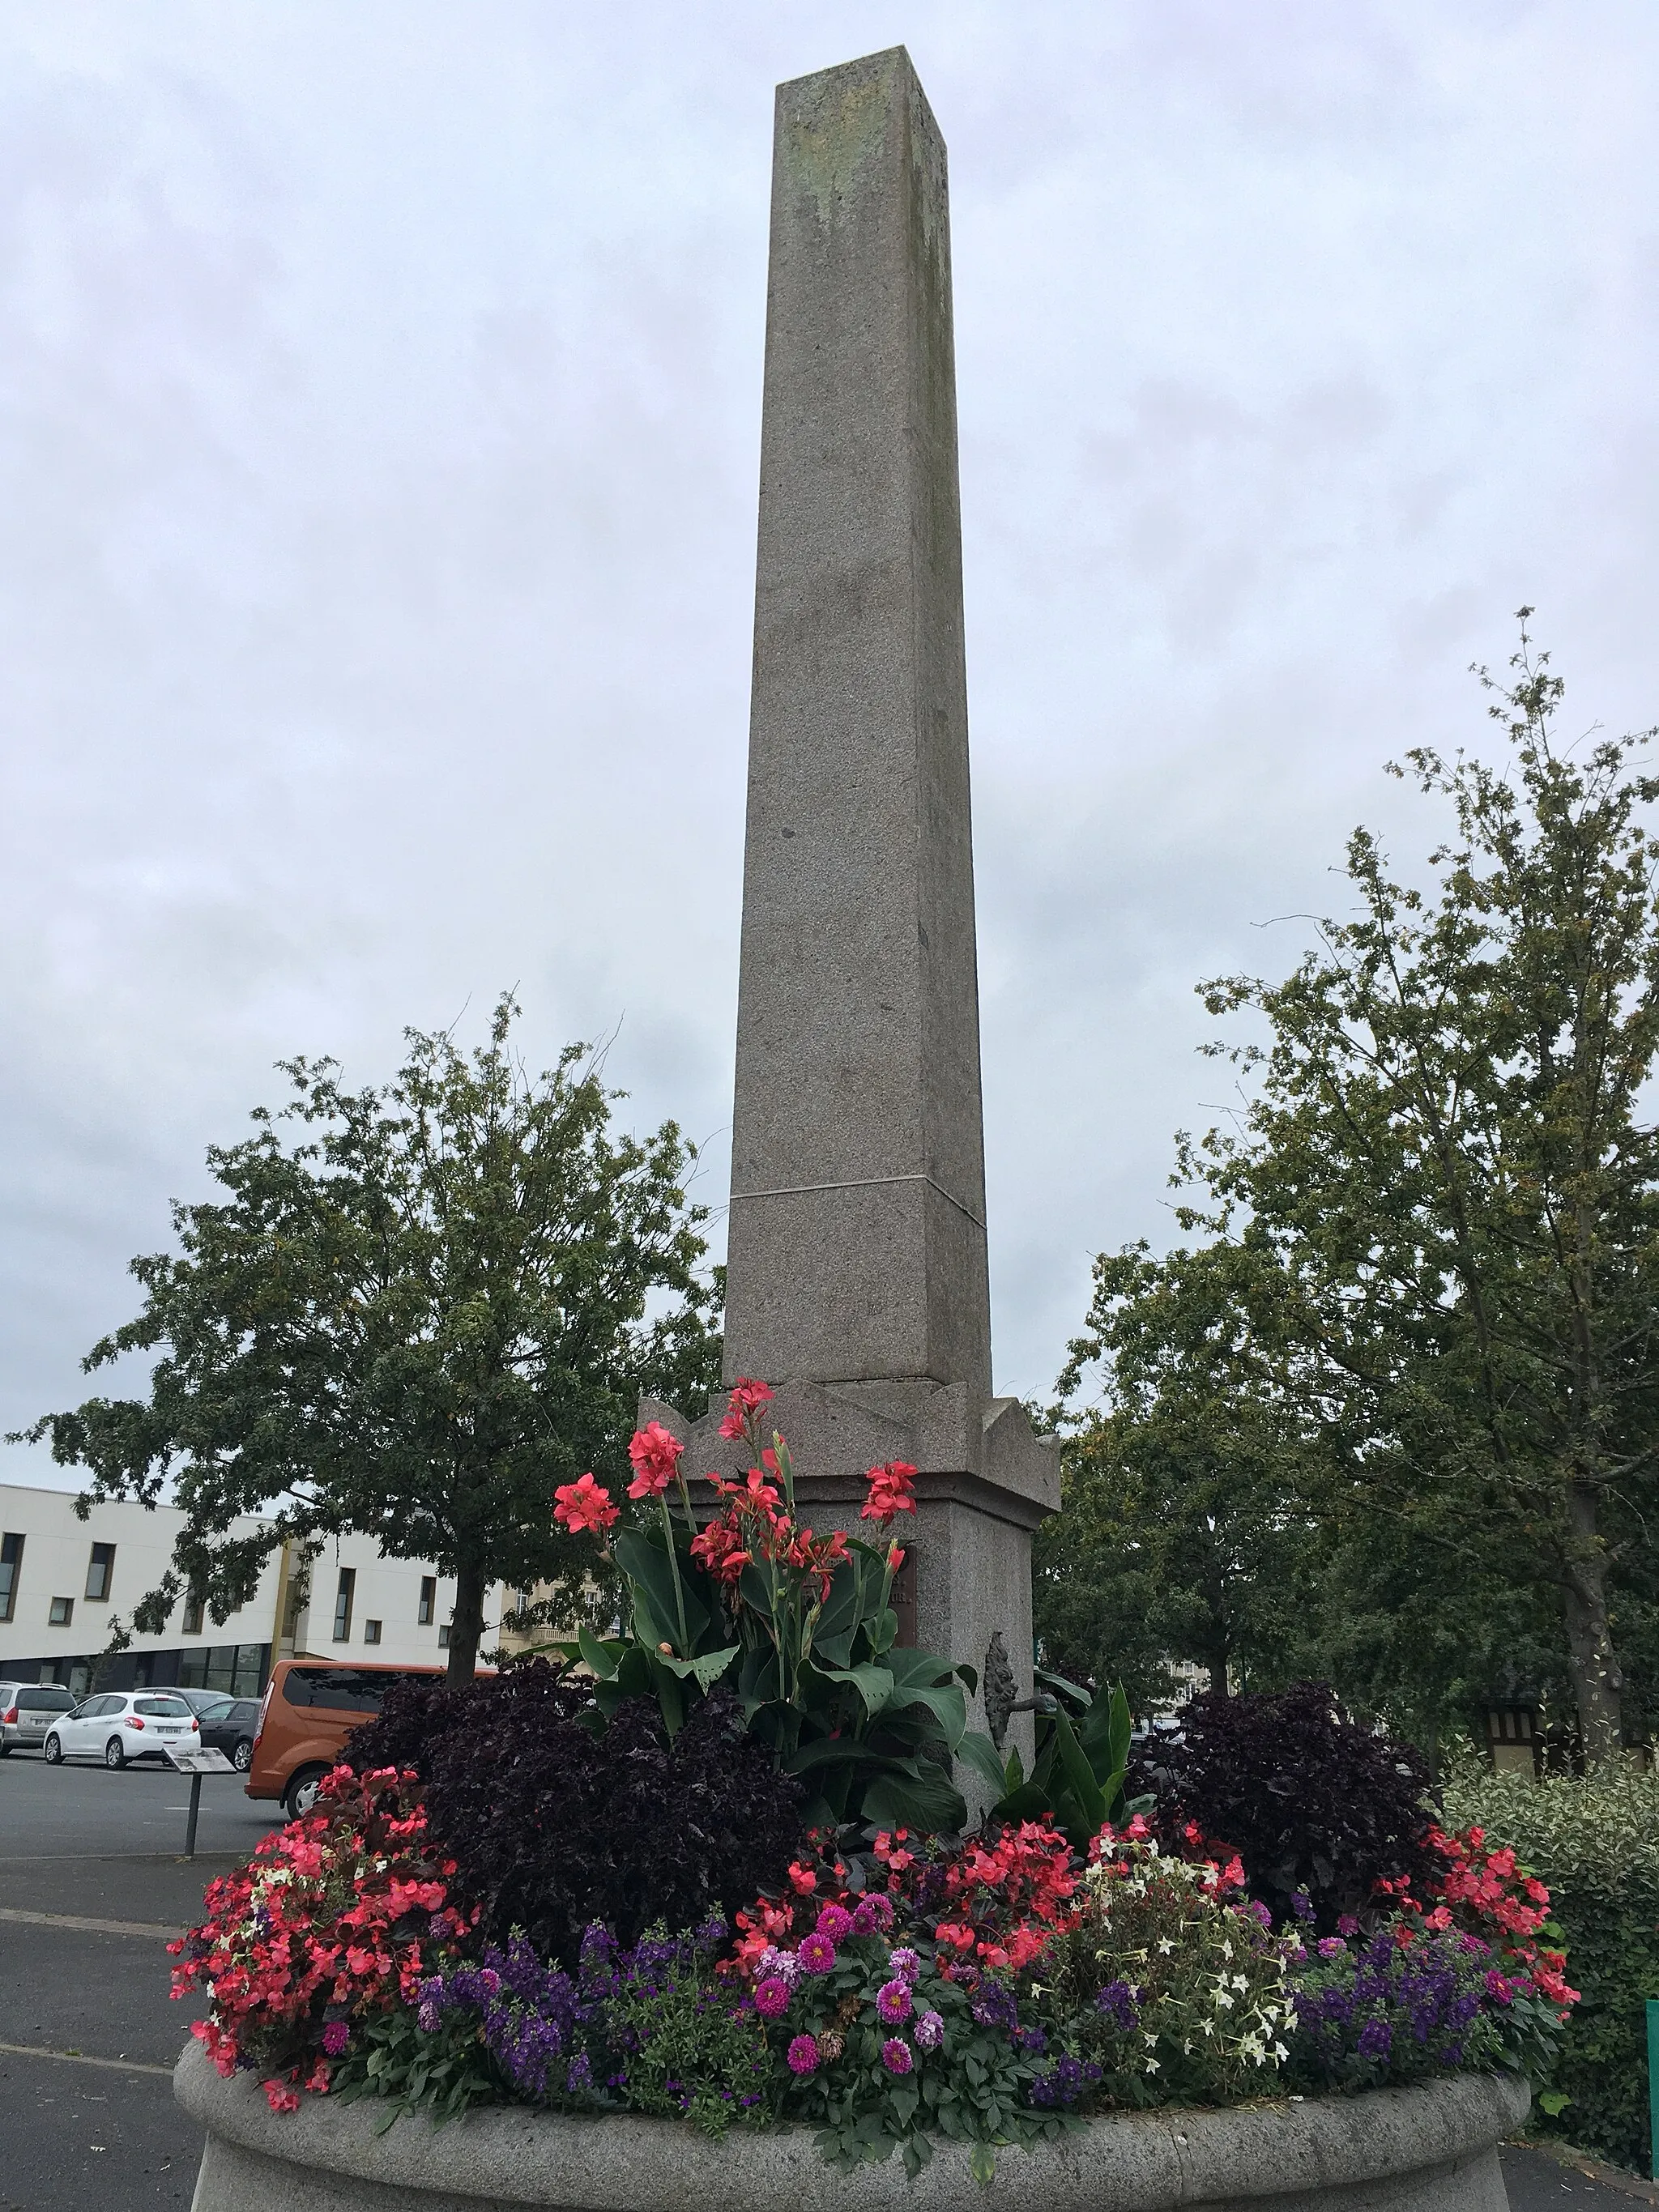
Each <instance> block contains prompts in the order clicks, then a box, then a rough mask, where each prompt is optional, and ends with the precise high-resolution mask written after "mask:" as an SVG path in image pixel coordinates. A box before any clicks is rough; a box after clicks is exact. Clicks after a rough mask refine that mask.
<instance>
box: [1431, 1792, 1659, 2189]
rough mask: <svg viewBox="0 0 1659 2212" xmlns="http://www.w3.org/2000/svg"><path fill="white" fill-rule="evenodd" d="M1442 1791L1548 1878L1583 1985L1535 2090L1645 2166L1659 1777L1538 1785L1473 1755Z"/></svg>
mask: <svg viewBox="0 0 1659 2212" xmlns="http://www.w3.org/2000/svg"><path fill="white" fill-rule="evenodd" d="M1444 1796H1445V1820H1446V1825H1447V1826H1452V1825H1453V1824H1454V1823H1455V1825H1456V1826H1459V1827H1466V1828H1467V1827H1478V1828H1480V1829H1481V1830H1482V1831H1483V1832H1484V1833H1485V1837H1486V1841H1487V1843H1488V1844H1506V1845H1507V1846H1508V1847H1509V1848H1510V1850H1513V1851H1514V1852H1515V1854H1516V1858H1517V1859H1518V1860H1520V1861H1522V1862H1523V1863H1525V1865H1526V1866H1527V1867H1528V1869H1530V1871H1531V1872H1532V1873H1533V1874H1534V1875H1536V1876H1537V1877H1538V1878H1539V1879H1540V1880H1541V1881H1543V1882H1545V1883H1546V1884H1547V1886H1548V1889H1549V1893H1550V1908H1549V1909H1550V1913H1551V1917H1552V1919H1553V1922H1554V1923H1555V1924H1556V1925H1557V1926H1558V1927H1559V1930H1560V1933H1561V1937H1562V1940H1563V1942H1564V1943H1565V1949H1566V1954H1567V1965H1568V1972H1569V1974H1570V1976H1571V1980H1572V1983H1573V1984H1574V1986H1575V1987H1576V1988H1577V1990H1578V1991H1579V1992H1580V2002H1578V2003H1577V2005H1576V2006H1575V2007H1574V2008H1573V2010H1572V2014H1571V2019H1570V2020H1569V2021H1568V2022H1567V2024H1566V2026H1565V2029H1564V2031H1563V2036H1562V2045H1561V2051H1560V2055H1559V2057H1558V2058H1557V2060H1556V2062H1555V2065H1554V2069H1553V2075H1552V2077H1551V2080H1550V2082H1549V2085H1548V2087H1547V2089H1546V2091H1545V2093H1544V2094H1543V2095H1541V2096H1540V2098H1539V2099H1538V2100H1537V2101H1538V2105H1539V2107H1540V2109H1541V2112H1543V2113H1544V2115H1545V2117H1546V2122H1547V2127H1548V2130H1549V2131H1550V2132H1551V2133H1553V2134H1555V2135H1560V2136H1567V2137H1568V2138H1570V2139H1571V2141H1572V2142H1575V2143H1577V2145H1579V2146H1580V2148H1583V2149H1585V2150H1589V2151H1594V2152H1595V2153H1596V2154H1598V2155H1599V2156H1601V2157H1602V2158H1607V2159H1613V2160H1616V2161H1617V2162H1618V2163H1619V2164H1620V2165H1621V2166H1630V2167H1632V2169H1634V2170H1636V2171H1638V2172H1644V2171H1645V2170H1646V2163H1647V2158H1648V2151H1649V2145H1648V2068H1647V2033H1646V2019H1645V2001H1646V2000H1647V1999H1648V1998H1649V1997H1651V1996H1659V1776H1655V1775H1652V1774H1638V1773H1633V1772H1632V1771H1629V1770H1628V1769H1622V1770H1621V1769H1620V1768H1618V1767H1613V1768H1612V1769H1611V1770H1606V1771H1602V1772H1601V1773H1600V1774H1598V1775H1594V1776H1590V1777H1588V1778H1584V1779H1583V1780H1579V1779H1576V1778H1573V1777H1572V1776H1571V1775H1563V1776H1559V1777H1551V1778H1548V1779H1547V1780H1545V1781H1543V1782H1536V1783H1535V1782H1534V1781H1533V1780H1532V1779H1531V1778H1530V1777H1528V1776H1525V1775H1516V1774H1491V1773H1488V1772H1486V1771H1485V1769H1484V1766H1482V1767H1480V1768H1476V1767H1475V1766H1474V1765H1473V1764H1469V1765H1462V1766H1459V1767H1455V1768H1454V1769H1453V1771H1452V1772H1451V1774H1450V1775H1449V1778H1448V1780H1447V1782H1446V1784H1445V1793H1444Z"/></svg>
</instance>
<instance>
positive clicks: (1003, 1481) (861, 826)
mask: <svg viewBox="0 0 1659 2212" xmlns="http://www.w3.org/2000/svg"><path fill="white" fill-rule="evenodd" d="M728 1233H729V1247H728V1284H727V1304H726V1380H727V1382H728V1383H730V1382H732V1381H734V1380H735V1379H736V1378H737V1376H739V1375H753V1376H761V1377H763V1379H765V1380H766V1381H767V1382H769V1383H771V1384H772V1385H773V1386H774V1388H775V1389H776V1390H777V1393H778V1396H777V1401H776V1404H775V1407H772V1408H770V1409H769V1411H770V1412H771V1413H772V1414H773V1416H774V1421H775V1426H776V1427H777V1428H778V1429H780V1430H781V1431H782V1432H783V1433H784V1434H785V1435H786V1436H787V1437H788V1440H789V1443H790V1448H791V1450H792V1453H793V1457H794V1461H795V1465H796V1468H797V1469H798V1470H799V1474H800V1476H801V1478H802V1481H801V1487H802V1489H803V1491H804V1492H805V1494H806V1496H807V1497H808V1498H810V1499H811V1501H812V1507H813V1510H812V1518H813V1520H814V1522H815V1523H816V1525H817V1526H818V1527H819V1528H828V1527H832V1526H835V1525H836V1523H837V1522H840V1523H841V1524H842V1525H844V1526H846V1527H848V1528H852V1529H854V1530H856V1527H857V1510H858V1505H859V1504H860V1502H861V1501H862V1498H863V1497H864V1494H865V1485H864V1475H865V1471H866V1469H867V1468H870V1467H871V1466H872V1465H874V1464H876V1463H878V1462H882V1461H886V1460H894V1459H900V1460H908V1461H910V1462H912V1463H914V1464H915V1466H916V1467H917V1468H918V1469H919V1470H920V1475H919V1480H918V1483H917V1497H918V1500H919V1511H918V1516H917V1525H916V1528H915V1542H914V1561H913V1564H914V1574H915V1582H914V1607H915V1641H916V1642H917V1643H918V1644H922V1645H923V1646H925V1647H927V1648H928V1649H930V1650H938V1651H941V1652H945V1653H948V1654H949V1655H950V1656H951V1657H952V1658H954V1659H958V1660H967V1661H969V1662H970V1663H971V1664H972V1665H973V1666H975V1668H979V1669H981V1671H982V1670H984V1668H985V1667H986V1662H987V1652H989V1651H990V1650H992V1647H993V1640H994V1639H1000V1642H999V1643H998V1644H997V1650H999V1651H1000V1652H1002V1653H1006V1658H1007V1661H1008V1662H1010V1664H1011V1666H1012V1678H1013V1683H1014V1686H1015V1688H1016V1690H1017V1692H1018V1695H1019V1696H1021V1697H1024V1696H1027V1695H1029V1694H1030V1673H1031V1601H1030V1532H1031V1530H1032V1528H1034V1527H1035V1526H1036V1523H1037V1522H1038V1521H1039V1520H1041V1519H1042V1516H1043V1515H1044V1514H1045V1513H1048V1512H1051V1511H1053V1510H1054V1508H1055V1507H1056V1506H1057V1505H1058V1504H1059V1480H1058V1474H1057V1469H1056V1465H1055V1460H1054V1455H1053V1453H1052V1452H1051V1451H1050V1450H1049V1449H1047V1448H1045V1447H1044V1446H1043V1445H1042V1444H1041V1443H1039V1441H1038V1440H1037V1438H1036V1437H1035V1436H1034V1435H1033V1434H1032V1432H1031V1430H1030V1425H1029V1423H1028V1422H1027V1420H1026V1418H1025V1415H1024V1411H1023V1410H1022V1409H1021V1407H1019V1406H1018V1403H1017V1402H1016V1401H1013V1400H1011V1399H998V1398H994V1397H993V1396H992V1395H991V1318H990V1295H989V1287H988V1280H987V1261H986V1227H985V1168H984V1146H983V1137H982V1131H981V1101H980V1057H979V989H978V978H977V970H976V965H975V938H974V870H973V842H972V834H971V823H970V808H969V770H968V697H967V678H966V672H965V665H964V659H963V607H962V538H961V522H960V514H959V507H958V499H957V416H956V372H955V358H954V344H953V337H952V328H951V240H950V220H949V204H948V197H947V190H946V176H945V144H944V141H943V140H942V138H941V137H940V136H939V127H938V125H936V124H935V122H934V120H933V114H932V112H931V110H930V109H929V107H928V105H927V99H926V96H925V95H924V94H923V92H922V89H921V84H920V83H919V82H918V81H917V78H916V75H915V70H914V69H913V68H912V67H911V64H910V60H909V57H908V54H907V53H906V52H904V50H903V48H902V47H894V48H892V49H891V50H890V51H889V52H885V53H879V54H872V55H870V56H868V57H866V58H865V59H864V60H861V61H856V62H851V63H848V64H846V65H845V66H844V67H842V68H839V69H832V70H823V71H821V72H820V73H819V74H817V76H807V77H800V78H797V79H796V80H795V81H794V82H792V83H788V84H785V85H781V86H780V87H779V88H778V94H777V111H776V129H775V143H774V153H773V167H772V234H771V259H770V275H769V288H768V297H767V330H766V378H765V395H764V409H763V428H762V440H761V489H760V541H759V557H758V562H757V582H756V607H755V661H754V685H753V693H752V702H751V708H750V738H749V800H748V825H747V842H746V846H745V850H744V892H743V945H742V964H741V971H740V979H739V990H738V1059H737V1092H736V1103H735V1107H734V1111H733V1117H732V1203H731V1213H730V1219H729V1228H728ZM653 1411H655V1412H657V1413H659V1416H665V1414H666V1409H664V1408H653ZM718 1411H719V1409H716V1412H715V1413H714V1414H711V1415H710V1416H709V1417H708V1419H705V1420H702V1421H700V1422H697V1423H696V1424H694V1425H691V1426H690V1429H689V1431H688V1430H686V1429H685V1428H684V1425H681V1427H682V1433H686V1434H688V1435H689V1437H690V1443H691V1448H692V1449H691V1455H690V1457H689V1458H688V1462H687V1464H688V1467H693V1468H696V1469H697V1470H698V1471H702V1468H703V1467H704V1466H708V1467H710V1468H713V1467H717V1466H718V1467H721V1468H726V1467H730V1466H731V1465H732V1453H731V1447H730V1446H727V1445H724V1444H722V1443H720V1439H719V1437H718V1435H717V1433H716V1424H717V1419H718ZM899 1533H900V1534H902V1535H908V1533H909V1532H908V1524H907V1526H906V1527H904V1528H901V1530H900V1531H899ZM993 1673H994V1674H1000V1668H998V1666H997V1664H996V1662H995V1661H994V1662H993ZM1002 1690H1003V1699H1004V1702H1006V1692H1007V1682H1006V1675H1003V1676H1002ZM995 1703H996V1700H995V1699H994V1700H993V1704H994V1705H995ZM980 1705H981V1711H980V1713H979V1715H978V1716H977V1717H978V1718H979V1720H980V1723H981V1725H983V1724H984V1719H985V1714H984V1710H983V1697H982V1694H981V1700H980ZM991 1717H992V1719H993V1721H994V1722H996V1721H997V1720H998V1719H999V1718H1000V1716H999V1715H998V1714H996V1713H995V1712H993V1714H992V1716H991ZM996 1732H997V1733H999V1734H1000V1733H1001V1732H1002V1731H1001V1729H1000V1727H999V1728H998V1729H996Z"/></svg>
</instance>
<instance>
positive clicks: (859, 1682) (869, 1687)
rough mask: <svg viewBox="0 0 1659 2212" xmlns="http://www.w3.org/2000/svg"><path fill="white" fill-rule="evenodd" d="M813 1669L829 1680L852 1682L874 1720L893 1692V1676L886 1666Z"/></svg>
mask: <svg viewBox="0 0 1659 2212" xmlns="http://www.w3.org/2000/svg"><path fill="white" fill-rule="evenodd" d="M813 1671H814V1673H816V1674H818V1675H820V1676H821V1677H822V1678H823V1680H825V1681H827V1682H850V1683H851V1684H852V1685H853V1687H854V1689H855V1690H856V1691H857V1692H858V1693H859V1695H860V1697H861V1698H862V1699H863V1700H864V1710H865V1711H866V1712H867V1713H868V1714H869V1716H870V1717H871V1719H872V1720H873V1719H874V1718H875V1717H876V1715H877V1714H878V1712H880V1711H881V1710H882V1708H883V1707H884V1705H886V1703H887V1701H888V1699H890V1697H891V1696H892V1694H893V1677H892V1675H891V1674H890V1673H889V1671H888V1669H887V1668H885V1667H872V1666H868V1665H866V1666H862V1667H818V1668H814V1670H813Z"/></svg>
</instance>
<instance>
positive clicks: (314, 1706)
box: [247, 1659, 488, 1820]
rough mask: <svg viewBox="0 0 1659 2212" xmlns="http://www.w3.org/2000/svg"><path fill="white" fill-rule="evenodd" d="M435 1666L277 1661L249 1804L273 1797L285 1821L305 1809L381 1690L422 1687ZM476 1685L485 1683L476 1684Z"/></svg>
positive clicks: (257, 1738) (262, 1710)
mask: <svg viewBox="0 0 1659 2212" xmlns="http://www.w3.org/2000/svg"><path fill="white" fill-rule="evenodd" d="M444 1672H445V1669H444V1668H441V1667H374V1666H368V1667H360V1666H357V1665H356V1664H355V1663H354V1664H352V1665H350V1666H344V1665H342V1664H341V1663H340V1662H338V1661H337V1660H332V1659H279V1660H278V1661H277V1662H276V1665H275V1666H274V1667H273V1668H271V1670H270V1681H269V1682H268V1683H267V1684H266V1685H265V1694H264V1703H263V1704H262V1705H261V1706H260V1707H259V1726H258V1731H257V1733H256V1734H255V1735H254V1738H253V1763H252V1765H251V1766H250V1767H249V1769H248V1775H247V1794H248V1796H250V1797H280V1798H281V1799H282V1801H283V1812H284V1813H285V1814H287V1815H288V1817H289V1820H298V1819H299V1817H300V1815H301V1814H302V1813H308V1812H309V1811H310V1810H311V1807H312V1802H313V1799H314V1798H315V1796H316V1795H317V1784H319V1782H320V1781H321V1780H322V1778H323V1777H324V1775H325V1774H326V1773H327V1772H328V1771H329V1769H330V1767H331V1766H335V1765H338V1763H339V1757H340V1747H341V1746H342V1745H343V1743H344V1741H345V1740H346V1738H347V1737H348V1736H349V1735H350V1734H351V1731H352V1729H355V1728H356V1726H357V1725H358V1723H360V1722H362V1721H366V1720H372V1719H373V1718H374V1715H375V1714H376V1713H378V1712H379V1711H380V1702H381V1700H382V1699H383V1698H384V1697H385V1696H386V1689H387V1686H388V1685H389V1684H391V1683H392V1682H402V1681H406V1680H409V1678H410V1676H411V1675H423V1676H425V1677H426V1678H427V1679H428V1680H431V1679H433V1678H434V1677H435V1676H441V1674H443V1673H444ZM481 1679H488V1677H487V1676H486V1677H482V1678H481Z"/></svg>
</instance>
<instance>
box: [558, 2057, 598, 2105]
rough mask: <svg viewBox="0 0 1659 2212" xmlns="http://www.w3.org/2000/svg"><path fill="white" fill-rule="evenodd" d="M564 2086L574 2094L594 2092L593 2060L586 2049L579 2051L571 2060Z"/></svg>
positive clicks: (581, 2094) (583, 2095)
mask: <svg viewBox="0 0 1659 2212" xmlns="http://www.w3.org/2000/svg"><path fill="white" fill-rule="evenodd" d="M564 2086H565V2087H566V2088H567V2089H568V2091H569V2092H570V2093H571V2094H572V2095H573V2096H577V2097H586V2096H591V2095H592V2092H593V2062H592V2059H591V2058H590V2057H588V2055H587V2053H586V2051H578V2052H577V2053H576V2055H575V2057H574V2058H573V2059H572V2060H571V2062H570V2070H569V2072H568V2074H567V2075H565V2078H564Z"/></svg>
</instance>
